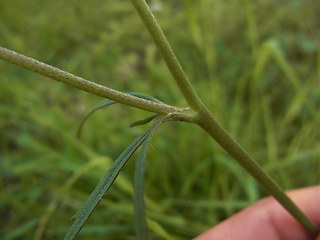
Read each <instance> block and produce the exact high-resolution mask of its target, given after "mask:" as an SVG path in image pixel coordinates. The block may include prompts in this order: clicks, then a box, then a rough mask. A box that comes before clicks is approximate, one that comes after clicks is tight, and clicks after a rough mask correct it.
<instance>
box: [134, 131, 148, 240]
mask: <svg viewBox="0 0 320 240" xmlns="http://www.w3.org/2000/svg"><path fill="white" fill-rule="evenodd" d="M151 138H152V134H149V135H148V137H147V139H146V140H145V142H144V143H143V145H142V148H141V150H140V152H139V155H138V157H137V162H136V166H135V171H134V198H133V202H134V211H135V227H136V234H137V236H136V238H137V239H141V240H146V239H148V226H147V220H146V213H145V203H144V197H143V196H144V165H145V160H146V155H147V151H148V146H149V143H150V141H151Z"/></svg>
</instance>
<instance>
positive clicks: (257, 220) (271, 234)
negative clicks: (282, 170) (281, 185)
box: [194, 186, 320, 240]
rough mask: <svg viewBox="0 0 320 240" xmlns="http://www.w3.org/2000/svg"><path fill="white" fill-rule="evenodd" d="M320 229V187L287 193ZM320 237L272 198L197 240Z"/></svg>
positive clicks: (226, 221) (291, 239)
mask: <svg viewBox="0 0 320 240" xmlns="http://www.w3.org/2000/svg"><path fill="white" fill-rule="evenodd" d="M287 193H288V195H289V196H290V198H291V199H292V200H293V201H294V202H295V203H296V204H297V205H298V206H299V207H300V208H301V210H302V211H303V212H304V213H305V214H306V215H307V216H308V217H309V218H310V220H311V221H312V222H314V224H315V225H316V226H319V228H320V186H315V187H309V188H304V189H298V190H293V191H289V192H287ZM209 239H210V240H231V239H237V240H256V239H259V240H267V239H268V240H315V239H316V240H320V234H319V235H318V236H317V238H315V237H313V236H311V235H310V234H309V233H308V232H306V230H305V229H304V228H303V227H302V226H301V225H300V224H299V223H298V222H297V221H296V220H295V219H294V218H293V217H292V216H291V215H290V214H289V213H288V212H287V211H286V210H285V209H284V208H283V207H282V206H281V205H280V204H279V203H277V202H276V201H275V200H274V199H273V198H272V197H268V198H265V199H263V200H260V201H259V202H258V203H256V204H254V205H253V206H251V207H249V208H247V209H245V210H243V211H241V212H239V213H237V214H236V215H234V216H233V217H231V218H229V219H227V220H225V221H223V222H222V223H220V224H219V225H217V226H215V227H213V228H211V229H209V230H208V231H207V232H205V233H203V234H201V235H200V236H198V237H196V238H195V239H194V240H209Z"/></svg>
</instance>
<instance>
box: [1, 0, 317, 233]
mask: <svg viewBox="0 0 320 240" xmlns="http://www.w3.org/2000/svg"><path fill="white" fill-rule="evenodd" d="M161 2H162V5H163V6H162V9H161V10H160V11H158V12H156V13H155V14H156V16H157V18H158V19H159V22H160V24H161V26H162V27H163V28H164V31H165V33H166V35H167V36H168V38H169V41H170V42H172V44H173V49H174V50H175V51H176V52H177V55H178V58H179V60H180V61H181V63H182V65H183V66H184V68H185V69H186V72H187V74H188V76H190V79H191V81H192V83H194V85H195V87H196V89H197V92H198V93H199V95H200V96H201V97H202V98H203V100H204V102H205V103H206V104H207V105H208V106H209V108H210V110H212V112H213V113H214V114H215V116H216V117H217V118H218V119H219V121H220V122H221V123H223V125H224V126H226V128H227V129H228V130H229V131H230V132H231V134H232V135H233V136H234V137H235V138H237V139H238V140H239V142H240V143H241V144H243V145H245V148H246V149H248V150H249V152H251V153H253V155H254V156H255V157H256V158H257V159H259V162H260V163H261V164H262V165H263V167H264V168H265V169H266V170H267V171H268V172H269V173H270V174H271V175H272V176H273V177H274V178H275V179H276V180H277V182H279V184H280V185H281V186H283V187H284V188H285V189H290V188H297V187H302V186H307V185H314V184H317V183H318V176H319V174H320V165H319V156H320V151H319V149H320V145H319V141H318V139H319V137H320V136H319V131H317V129H318V126H319V124H320V121H319V111H318V109H319V104H320V99H319V96H320V90H319V87H318V85H319V81H318V79H319V73H320V67H319V66H320V58H319V56H320V50H319V46H318V45H317V44H318V43H317V39H319V33H318V32H317V31H316V29H319V15H318V14H317V13H318V12H319V8H320V5H319V3H317V2H315V1H289V0H288V1H281V3H279V1H245V2H246V4H248V5H246V6H247V7H246V9H245V10H244V11H239V9H242V8H243V4H244V3H243V1H209V0H200V1H161ZM17 6H19V7H17ZM270 13H272V14H273V16H275V17H272V18H270ZM53 23H54V24H53ZM185 29H186V30H185ZM0 36H1V38H0V42H1V45H3V46H6V47H8V48H11V49H13V50H16V51H19V52H22V53H24V54H26V55H30V56H32V57H35V58H39V59H40V60H43V61H44V62H48V63H50V64H53V65H55V66H58V67H61V68H63V69H65V70H68V71H70V72H74V73H76V74H77V75H80V76H84V77H87V78H90V79H93V80H95V81H97V82H100V83H102V84H105V85H108V86H111V87H114V88H116V89H121V90H125V91H137V92H147V93H149V94H150V95H153V96H156V97H157V98H159V99H163V100H164V101H165V102H169V103H173V104H177V105H183V104H184V101H183V99H182V98H180V97H177V96H180V95H179V94H177V89H176V88H175V87H174V86H172V84H171V82H172V81H171V80H172V79H171V77H170V75H169V72H168V71H167V70H166V68H165V66H164V64H163V63H162V62H161V61H160V60H159V59H160V58H159V54H158V52H157V50H156V48H155V47H154V46H153V44H152V42H151V39H150V38H149V37H148V35H147V33H146V32H145V30H144V28H143V26H142V24H141V23H140V20H139V19H138V17H137V16H136V14H135V12H134V10H133V9H132V6H131V5H130V3H129V1H99V0H95V1H90V2H85V1H76V2H75V1H70V2H65V1H55V2H50V4H49V3H46V2H43V1H32V2H28V3H27V2H25V1H21V0H20V1H19V0H14V1H4V0H0ZM270 43H272V44H273V43H275V45H270ZM44 53H45V54H44ZM264 54H265V55H264ZM0 80H1V81H0V174H1V177H0V196H1V198H0V209H1V212H0V226H3V227H1V228H0V236H1V238H3V239H18V238H20V239H21V238H22V239H23V238H25V239H32V238H33V237H34V238H35V239H56V238H57V239H60V238H62V237H63V236H64V235H65V233H66V231H67V229H68V228H69V225H68V224H69V221H68V220H69V219H70V217H71V216H72V215H73V214H74V212H75V211H77V210H78V209H79V208H80V206H81V205H82V203H83V202H84V201H85V199H86V198H87V196H88V195H89V194H90V192H91V191H92V189H93V188H94V187H95V184H96V182H98V181H99V179H100V178H101V177H102V176H103V174H104V172H105V169H107V168H108V167H109V166H111V162H112V161H111V160H110V159H115V158H116V157H117V156H118V154H119V152H121V151H123V149H125V147H126V146H127V144H128V143H129V142H131V141H132V139H133V138H134V137H136V136H137V135H138V134H139V133H140V132H141V128H140V127H136V128H132V129H128V128H127V126H128V125H129V124H130V123H131V122H132V121H134V119H142V118H145V117H147V116H146V115H145V113H143V112H141V111H136V110H133V109H127V108H123V107H120V106H119V107H117V108H115V109H113V111H112V112H110V111H105V112H100V113H97V114H95V115H94V116H92V119H91V121H90V124H88V125H87V126H86V131H85V132H84V134H83V139H82V141H78V140H76V139H75V135H76V126H77V124H79V121H80V120H81V119H82V117H83V116H84V114H85V113H86V112H87V109H89V108H90V106H92V105H94V104H95V103H96V102H97V101H99V100H100V99H99V98H97V97H94V96H89V95H87V94H86V93H82V92H79V91H77V90H74V89H70V88H69V87H66V86H63V85H60V84H57V83H55V82H51V81H50V80H47V79H45V78H44V77H41V76H38V75H35V74H33V73H30V72H28V71H25V70H21V69H19V68H17V67H14V66H10V65H8V64H5V63H3V62H0ZM39 81H42V84H38V82H39ZM168 86H170V88H168ZM171 86H172V87H171ZM296 86H298V87H296ZM73 133H74V134H73ZM152 146H154V147H151V148H150V150H151V151H150V152H149V155H148V162H147V163H146V181H145V189H146V196H145V198H146V208H147V217H148V227H149V231H150V238H151V239H165V238H167V239H186V238H191V237H193V236H195V235H196V234H199V233H200V232H202V231H204V230H205V229H207V228H209V227H210V226H212V225H214V224H216V223H218V222H219V221H221V220H222V219H224V218H226V217H228V216H230V215H231V214H234V213H235V212H236V211H238V210H240V209H242V208H244V207H246V206H248V205H249V204H251V203H253V202H255V201H257V200H258V199H259V198H261V197H263V196H265V193H264V192H263V191H262V190H261V189H260V187H259V186H257V184H255V182H254V181H253V180H252V179H251V177H249V176H248V175H247V174H246V173H245V172H244V171H243V170H242V169H241V168H240V167H239V166H238V165H237V164H235V163H234V162H233V161H232V160H231V159H230V158H229V157H228V156H227V155H226V154H225V153H224V152H223V151H222V150H221V149H220V147H218V146H217V145H216V144H214V143H212V142H211V141H210V140H209V138H208V137H207V136H206V135H205V134H204V133H202V132H200V131H199V129H197V128H194V127H190V126H186V125H183V124H182V125H178V124H176V123H171V124H168V125H167V126H166V127H164V128H163V129H162V132H161V138H155V139H154V142H153V144H152ZM89 164H92V165H90V166H91V167H88V169H86V170H84V169H85V168H84V167H85V166H89ZM159 169H161V171H160V170H159ZM208 169H210V171H208ZM133 175H134V173H133V165H130V163H129V164H128V166H127V167H126V168H125V169H124V173H123V174H122V175H121V174H120V175H119V177H118V179H117V181H116V182H115V186H114V188H111V189H110V192H109V196H108V197H106V198H104V199H102V201H101V203H100V205H101V207H99V214H95V215H94V216H92V218H91V219H90V221H89V222H88V226H87V227H86V228H84V229H83V231H82V233H81V234H80V237H81V236H82V237H83V238H84V239H87V238H90V239H105V236H108V238H109V239H119V238H122V239H125V238H126V239H129V238H133V236H134V234H135V233H134V222H133V217H132V214H133V208H132V196H133V185H132V183H131V181H132V178H133ZM70 179H73V180H72V181H71V180H70ZM71 186H72V187H71ZM41 229H42V230H41ZM35 233H38V234H36V235H35Z"/></svg>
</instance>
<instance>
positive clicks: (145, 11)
mask: <svg viewBox="0 0 320 240" xmlns="http://www.w3.org/2000/svg"><path fill="white" fill-rule="evenodd" d="M131 1H132V3H133V5H134V7H135V8H136V10H137V12H138V13H139V15H140V18H141V19H142V21H143V23H144V24H145V26H146V27H147V29H148V31H149V33H150V34H151V36H152V38H153V40H154V41H155V43H156V45H157V47H158V49H159V50H160V52H161V54H162V56H163V58H164V60H165V62H166V64H167V66H168V68H169V70H170V71H171V74H172V75H173V77H174V79H175V80H176V82H177V84H178V86H179V88H180V90H181V92H182V94H183V95H184V97H185V99H186V101H187V103H188V104H189V106H190V107H191V108H192V109H194V110H195V111H196V112H197V119H195V120H193V121H192V122H194V121H196V123H197V124H198V125H199V126H200V127H202V128H203V129H204V130H205V131H206V132H207V133H208V134H209V135H210V136H211V137H212V138H213V139H214V140H216V141H217V142H218V143H219V144H220V145H221V146H222V147H223V148H224V149H225V150H226V151H227V152H228V153H229V154H230V155H231V156H232V157H233V158H234V159H235V160H236V161H237V162H238V163H239V164H240V165H241V166H242V167H243V168H245V169H246V170H247V172H249V173H250V174H251V175H252V176H253V177H254V178H255V179H256V180H257V181H258V182H259V183H260V184H261V185H262V186H263V187H264V188H265V189H266V190H267V191H268V192H269V193H270V194H271V195H272V196H274V198H275V199H276V200H277V201H278V202H279V203H280V204H281V205H282V206H283V207H284V208H285V209H287V211H288V212H290V213H291V214H292V216H294V217H295V218H296V219H297V220H298V221H299V222H300V223H301V224H302V225H303V226H304V227H305V228H306V229H307V230H308V231H309V232H310V233H311V234H313V235H316V234H317V233H318V232H319V229H318V228H317V227H316V226H315V225H314V224H313V223H312V222H311V221H310V220H309V219H308V217H307V216H306V215H305V214H304V213H303V212H302V211H301V210H300V209H299V208H298V207H297V206H296V205H295V204H294V203H293V202H292V201H291V199H290V198H289V197H288V196H287V195H286V194H285V192H284V191H283V190H282V189H281V188H280V187H279V186H278V184H277V183H276V182H275V181H274V180H273V179H272V178H271V177H270V176H269V175H268V174H267V173H266V172H265V171H264V170H263V169H262V168H261V167H260V166H259V165H258V164H257V163H256V161H255V160H254V159H253V158H252V157H251V156H250V155H249V154H248V153H247V152H246V151H245V150H244V149H243V148H242V147H241V146H240V145H239V144H238V143H237V142H236V141H235V140H234V139H233V138H232V137H231V136H230V135H229V134H228V133H227V132H226V130H224V128H223V127H222V126H220V124H219V123H218V122H217V121H216V120H215V119H214V118H213V116H212V115H211V113H210V112H209V111H208V110H207V108H206V106H205V105H204V104H203V103H202V101H201V99H200V98H199V97H198V95H197V94H196V92H195V90H194V88H193V87H192V85H191V84H190V81H189V80H188V78H187V76H186V75H185V73H184V71H183V69H182V67H181V65H180V64H179V62H178V60H177V58H176V56H175V54H174V52H173V51H172V49H171V47H170V44H169V42H168V41H167V39H166V37H165V36H164V34H163V32H162V30H161V28H160V26H159V24H158V22H157V20H156V19H155V17H154V16H153V14H152V12H151V10H150V8H149V7H148V5H147V3H146V2H145V0H131ZM190 122H191V121H190Z"/></svg>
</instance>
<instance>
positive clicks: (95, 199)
mask: <svg viewBox="0 0 320 240" xmlns="http://www.w3.org/2000/svg"><path fill="white" fill-rule="evenodd" d="M153 129H154V127H151V128H149V129H148V130H147V131H145V132H144V133H143V134H142V135H140V136H139V137H137V138H136V139H135V140H134V142H133V143H132V144H131V145H130V146H129V147H128V148H127V149H126V150H125V151H124V152H123V153H122V154H121V155H120V156H119V157H118V158H117V160H115V162H114V164H113V165H112V166H111V167H110V168H109V170H108V171H107V172H106V174H105V175H104V177H103V178H102V179H101V181H100V182H99V184H98V185H97V187H96V188H95V189H94V191H93V192H92V193H91V195H90V197H89V198H88V200H87V201H86V202H85V203H84V205H83V206H82V208H81V209H80V210H79V212H78V213H77V214H76V215H75V216H74V217H73V219H76V220H75V222H74V223H73V225H72V226H71V228H70V229H69V231H68V233H67V235H66V236H65V239H68V240H69V239H75V237H76V236H77V235H78V233H79V232H80V230H81V228H82V227H83V225H84V224H85V222H86V221H87V220H88V218H89V216H90V215H91V214H92V212H93V210H94V209H95V208H96V206H97V205H98V203H99V202H100V201H101V199H102V198H103V197H104V195H105V194H106V192H107V191H108V189H109V188H110V186H111V185H112V183H113V182H114V180H115V179H116V177H117V176H118V174H119V172H120V171H121V169H122V168H123V167H124V165H125V164H126V162H127V161H128V159H129V158H130V157H131V156H132V154H133V153H134V152H135V151H136V150H137V149H138V148H139V146H140V145H141V144H142V143H143V142H144V141H145V140H146V138H147V137H148V136H149V134H150V132H151V131H152V130H153Z"/></svg>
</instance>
